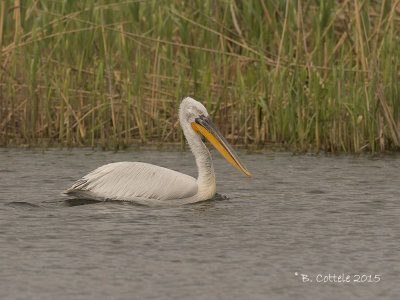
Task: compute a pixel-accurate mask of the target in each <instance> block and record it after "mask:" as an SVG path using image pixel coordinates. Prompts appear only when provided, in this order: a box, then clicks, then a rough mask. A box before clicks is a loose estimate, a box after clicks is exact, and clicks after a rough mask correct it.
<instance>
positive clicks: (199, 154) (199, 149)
mask: <svg viewBox="0 0 400 300" xmlns="http://www.w3.org/2000/svg"><path fill="white" fill-rule="evenodd" d="M181 126H182V129H183V134H184V135H185V137H186V140H187V142H188V144H189V147H190V150H192V153H193V155H194V157H195V159H196V164H197V169H198V172H199V174H198V178H197V182H198V183H199V185H203V184H204V185H206V186H215V174H214V167H213V163H212V159H211V154H210V151H208V149H207V147H206V145H204V143H203V141H202V140H201V138H200V136H199V135H198V134H197V133H195V132H194V130H193V129H192V127H191V126H190V124H188V123H187V122H185V121H184V122H182V121H181Z"/></svg>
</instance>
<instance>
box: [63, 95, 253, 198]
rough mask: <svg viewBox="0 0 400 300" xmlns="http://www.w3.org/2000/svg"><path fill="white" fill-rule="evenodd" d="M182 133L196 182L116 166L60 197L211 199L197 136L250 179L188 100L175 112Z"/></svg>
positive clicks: (158, 170) (205, 157)
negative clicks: (209, 142) (193, 168)
mask: <svg viewBox="0 0 400 300" xmlns="http://www.w3.org/2000/svg"><path fill="white" fill-rule="evenodd" d="M179 120H180V123H181V126H182V129H183V133H184V135H185V137H186V139H187V141H188V144H189V146H190V149H191V150H192V152H193V154H194V156H195V159H196V164H197V168H198V178H197V180H196V179H195V178H193V177H191V176H189V175H186V174H182V173H179V172H177V171H173V170H170V169H166V168H163V167H159V166H155V165H151V164H147V163H143V162H117V163H111V164H107V165H104V166H101V167H99V168H97V169H96V170H94V171H92V172H90V173H89V174H87V175H85V176H84V177H82V178H81V179H79V180H78V181H76V182H75V183H74V184H73V185H72V187H70V188H69V189H67V190H66V191H65V192H64V194H68V195H72V196H75V197H79V198H89V199H96V200H122V201H134V202H137V203H141V204H145V205H159V204H163V205H176V204H186V203H193V202H197V201H202V200H207V199H211V198H212V197H213V196H214V195H215V193H216V181H215V174H214V168H213V164H212V159H211V155H210V152H209V151H208V149H207V147H206V146H205V145H204V143H203V142H202V140H201V138H200V136H199V135H198V134H197V132H198V131H201V130H203V129H204V130H203V131H201V132H202V133H203V134H205V136H206V138H208V139H209V140H210V139H213V138H214V140H215V141H217V142H215V141H213V140H212V141H211V140H210V141H211V142H212V143H213V145H214V146H216V148H217V149H218V151H220V152H221V154H222V155H223V156H224V157H225V158H227V159H228V160H229V161H230V162H231V163H232V164H233V165H234V166H235V167H236V168H238V169H239V170H241V171H242V172H244V173H245V174H247V175H248V176H251V175H250V174H249V173H248V172H247V171H246V169H245V168H244V166H243V165H242V164H241V163H240V161H239V159H238V157H237V155H236V154H235V153H234V151H233V150H232V149H231V148H230V147H229V145H228V144H227V142H226V140H225V139H224V138H223V137H222V135H221V134H220V133H219V131H218V130H217V129H216V128H215V125H214V124H213V123H212V122H211V120H210V118H209V117H208V113H207V110H206V109H205V107H204V106H203V105H202V104H201V103H199V102H197V101H196V100H194V99H192V98H189V97H188V98H185V99H183V101H182V103H181V105H180V108H179Z"/></svg>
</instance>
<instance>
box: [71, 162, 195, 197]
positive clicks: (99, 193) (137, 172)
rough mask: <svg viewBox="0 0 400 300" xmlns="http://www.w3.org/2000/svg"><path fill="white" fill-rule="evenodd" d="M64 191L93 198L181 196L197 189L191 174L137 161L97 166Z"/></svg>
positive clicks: (190, 194) (193, 193)
mask: <svg viewBox="0 0 400 300" xmlns="http://www.w3.org/2000/svg"><path fill="white" fill-rule="evenodd" d="M64 193H65V194H70V195H75V196H79V197H89V198H94V199H100V200H105V199H112V200H135V199H136V198H141V199H143V198H147V199H155V200H168V199H181V198H187V197H191V196H193V195H195V194H196V193H197V182H196V179H194V178H193V177H191V176H189V175H186V174H182V173H179V172H176V171H173V170H170V169H166V168H162V167H159V166H155V165H151V164H147V163H141V162H118V163H111V164H108V165H104V166H101V167H100V168H97V169H96V170H94V171H92V172H91V173H89V174H87V175H86V176H84V177H82V178H81V179H79V180H78V181H76V182H75V183H74V185H73V186H72V187H71V188H69V189H68V190H66V191H65V192H64Z"/></svg>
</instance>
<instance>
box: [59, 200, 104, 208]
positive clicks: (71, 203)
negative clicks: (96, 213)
mask: <svg viewBox="0 0 400 300" xmlns="http://www.w3.org/2000/svg"><path fill="white" fill-rule="evenodd" d="M100 202H101V201H97V200H93V199H79V198H71V199H67V200H64V203H65V205H66V206H69V207H72V206H79V205H88V204H96V203H100Z"/></svg>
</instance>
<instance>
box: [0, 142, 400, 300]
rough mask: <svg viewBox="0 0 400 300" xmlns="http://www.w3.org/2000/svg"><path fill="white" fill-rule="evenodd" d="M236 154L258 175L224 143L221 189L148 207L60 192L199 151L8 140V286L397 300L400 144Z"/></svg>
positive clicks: (148, 294)
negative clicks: (125, 166) (392, 151)
mask: <svg viewBox="0 0 400 300" xmlns="http://www.w3.org/2000/svg"><path fill="white" fill-rule="evenodd" d="M239 155H240V157H241V158H242V161H243V162H244V163H245V165H246V166H247V167H248V169H249V170H250V171H251V172H252V174H253V179H251V180H249V179H248V178H247V177H246V176H244V175H243V174H241V173H240V172H238V171H237V170H236V169H234V168H233V167H232V166H230V165H229V164H228V163H227V162H226V161H224V160H223V159H222V158H221V157H220V156H219V154H217V153H215V152H213V157H214V165H215V169H216V172H217V190H218V193H219V194H220V196H218V197H216V199H214V200H211V201H206V202H202V203H197V204H192V205H186V206H180V207H145V206H138V205H133V204H129V203H119V202H93V201H92V202H89V201H83V200H72V199H68V198H65V197H63V196H60V195H59V193H60V191H62V190H64V189H65V188H67V187H69V186H70V185H71V183H72V182H73V181H74V180H75V179H78V178H79V177H80V176H82V175H84V174H85V173H87V172H88V171H90V170H92V169H94V168H96V167H98V166H100V165H102V164H105V163H109V162H115V161H128V160H131V161H146V162H149V163H153V164H158V165H162V166H165V167H169V168H174V169H176V170H179V171H182V172H184V173H187V174H189V175H193V176H195V175H196V170H195V169H194V161H193V157H192V155H191V153H189V152H177V151H162V152H160V151H154V150H146V151H137V150H132V151H129V152H119V153H111V152H92V151H91V150H72V151H67V150H62V151H61V150H48V151H45V152H44V153H42V152H41V151H39V150H16V149H2V150H1V149H0V299H133V298H134V299H359V298H363V299H398V295H400V289H399V285H398V282H399V274H400V262H399V259H400V251H399V250H400V246H399V241H400V224H399V215H400V199H399V198H400V196H399V191H400V177H399V167H400V156H393V155H387V156H382V157H379V158H373V157H368V156H362V157H354V156H339V157H337V156H325V155H292V154H289V153H252V154H251V153H247V154H246V153H244V152H239ZM296 274H297V275H296ZM301 274H305V275H307V278H308V279H309V280H312V282H310V281H308V282H303V280H302V278H304V280H306V277H305V276H302V275H301ZM329 274H331V276H333V274H336V275H339V274H345V276H347V275H349V276H350V280H351V282H346V283H338V282H326V283H323V282H316V281H317V280H323V278H324V276H329ZM357 275H358V276H360V278H358V277H357ZM362 275H367V276H369V275H371V276H370V277H365V276H364V277H361V276H362ZM375 275H377V277H376V276H375ZM331 278H332V277H331ZM366 278H367V282H354V280H357V279H360V281H361V279H364V280H366ZM332 280H333V279H332ZM368 280H369V281H379V282H368Z"/></svg>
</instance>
